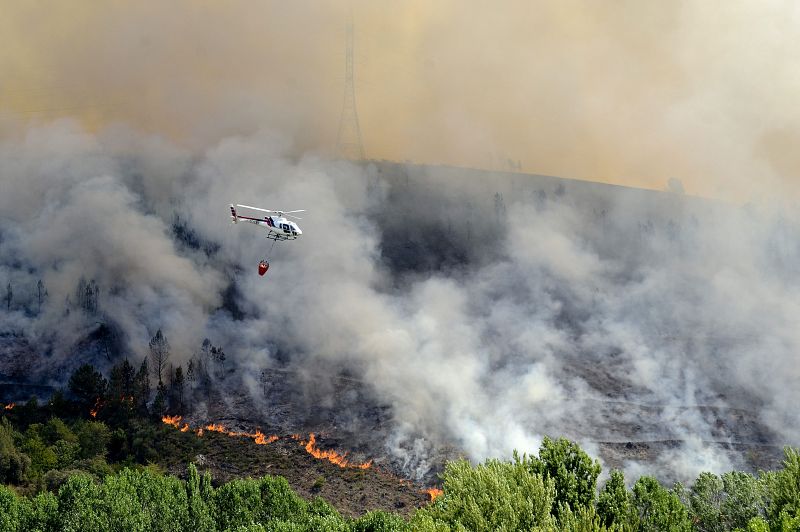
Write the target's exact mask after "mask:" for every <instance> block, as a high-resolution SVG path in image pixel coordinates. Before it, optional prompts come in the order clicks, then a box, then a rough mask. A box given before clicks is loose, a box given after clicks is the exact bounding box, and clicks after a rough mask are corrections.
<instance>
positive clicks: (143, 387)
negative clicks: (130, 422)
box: [134, 357, 150, 414]
mask: <svg viewBox="0 0 800 532" xmlns="http://www.w3.org/2000/svg"><path fill="white" fill-rule="evenodd" d="M134 390H135V393H134V400H135V403H136V406H137V407H138V409H139V411H140V412H142V413H145V414H146V413H147V402H148V401H149V400H150V368H149V367H148V365H147V357H144V359H143V360H142V365H141V366H139V371H138V372H137V373H136V379H135V385H134Z"/></svg>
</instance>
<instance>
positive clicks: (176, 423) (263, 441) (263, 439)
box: [161, 416, 279, 445]
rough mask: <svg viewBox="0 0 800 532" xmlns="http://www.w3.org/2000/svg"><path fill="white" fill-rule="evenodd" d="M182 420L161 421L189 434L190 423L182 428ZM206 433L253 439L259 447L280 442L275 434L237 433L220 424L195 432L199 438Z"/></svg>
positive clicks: (164, 418) (201, 428)
mask: <svg viewBox="0 0 800 532" xmlns="http://www.w3.org/2000/svg"><path fill="white" fill-rule="evenodd" d="M182 419H183V418H182V417H181V416H163V417H162V418H161V421H163V422H164V423H166V424H167V425H172V426H173V427H175V428H176V429H178V430H180V431H181V432H189V431H190V430H191V427H190V426H189V424H188V423H184V424H183V426H181V420H182ZM205 431H209V432H219V433H220V434H226V435H228V436H232V437H234V438H239V437H242V438H251V439H252V440H253V441H254V442H255V443H256V444H257V445H268V444H270V443H272V442H276V441H278V439H279V438H278V436H275V435H274V434H273V435H271V436H267V435H266V434H264V433H263V432H261V431H260V430H256V431H255V432H236V431H233V430H228V429H226V428H225V426H224V425H221V424H219V423H209V424H208V425H206V426H205V427H200V428H198V429H197V430H196V431H195V433H196V434H197V435H198V436H202V435H203V433H204V432H205Z"/></svg>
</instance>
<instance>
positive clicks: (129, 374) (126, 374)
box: [108, 358, 136, 401]
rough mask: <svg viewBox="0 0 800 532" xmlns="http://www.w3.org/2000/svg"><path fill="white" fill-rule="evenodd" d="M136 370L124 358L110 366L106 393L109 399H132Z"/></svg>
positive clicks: (134, 391) (134, 392)
mask: <svg viewBox="0 0 800 532" xmlns="http://www.w3.org/2000/svg"><path fill="white" fill-rule="evenodd" d="M135 380H136V370H135V369H133V366H131V363H130V362H128V359H127V358H126V359H125V360H123V361H122V362H120V363H119V364H116V365H115V366H114V367H113V368H111V376H110V378H109V380H108V395H109V399H110V400H111V401H125V400H132V399H133V397H134V395H135V394H136V390H135Z"/></svg>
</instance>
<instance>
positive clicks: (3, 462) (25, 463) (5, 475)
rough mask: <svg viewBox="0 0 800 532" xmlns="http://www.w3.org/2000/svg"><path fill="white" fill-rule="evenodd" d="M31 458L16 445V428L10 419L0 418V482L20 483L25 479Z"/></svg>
mask: <svg viewBox="0 0 800 532" xmlns="http://www.w3.org/2000/svg"><path fill="white" fill-rule="evenodd" d="M30 464H31V460H30V458H29V457H28V456H27V455H25V454H23V453H22V452H20V451H19V450H17V448H16V446H15V445H14V430H13V429H12V428H11V425H10V424H9V422H8V419H6V418H3V419H2V420H0V484H6V483H9V484H20V483H22V481H23V480H24V479H25V475H26V474H27V471H28V467H29V466H30Z"/></svg>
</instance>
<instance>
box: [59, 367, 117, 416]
mask: <svg viewBox="0 0 800 532" xmlns="http://www.w3.org/2000/svg"><path fill="white" fill-rule="evenodd" d="M107 386H108V383H107V382H106V379H105V378H104V377H103V376H102V375H100V373H98V372H97V370H95V369H94V366H92V365H91V364H84V365H83V366H81V367H79V368H78V369H77V370H75V373H73V374H72V376H71V377H70V378H69V391H70V392H72V393H73V395H75V397H77V398H78V400H79V401H80V402H81V403H83V405H84V406H91V405H94V404H95V401H96V400H97V399H98V398H100V397H103V396H105V394H106V388H107Z"/></svg>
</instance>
